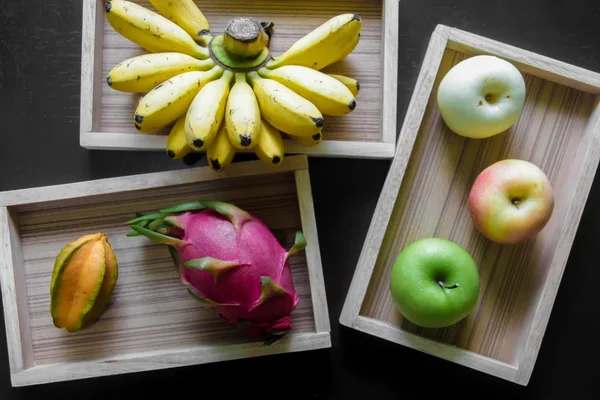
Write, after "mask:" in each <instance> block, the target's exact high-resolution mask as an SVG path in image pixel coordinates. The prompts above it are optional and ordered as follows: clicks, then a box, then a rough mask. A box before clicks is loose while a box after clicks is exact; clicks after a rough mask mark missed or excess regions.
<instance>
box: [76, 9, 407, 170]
mask: <svg viewBox="0 0 600 400" xmlns="http://www.w3.org/2000/svg"><path fill="white" fill-rule="evenodd" d="M134 1H135V2H136V3H140V4H141V5H143V6H145V7H148V8H150V9H152V10H154V8H153V7H152V6H151V5H150V4H149V3H148V1H141V0H134ZM196 3H197V4H198V6H199V7H200V9H201V10H202V12H203V13H204V14H205V15H206V17H207V19H208V20H209V22H210V24H211V30H213V31H214V32H222V31H223V30H224V29H225V27H226V25H227V23H228V22H229V21H230V20H231V19H232V18H234V17H237V16H245V15H249V16H252V17H254V18H256V19H257V20H259V21H271V20H272V21H273V22H274V23H275V32H274V35H273V38H272V41H271V44H270V49H271V50H272V52H273V54H281V53H282V52H283V51H285V50H286V49H287V48H289V46H290V45H291V44H292V43H294V42H295V41H296V40H298V39H299V38H300V37H302V36H304V35H305V34H307V33H308V32H310V31H311V30H313V29H314V28H316V27H317V26H319V25H321V24H322V23H323V22H325V21H326V20H328V19H329V18H331V17H333V16H335V15H337V14H342V13H347V12H356V13H358V14H359V15H360V16H361V18H362V19H363V29H362V34H361V41H360V43H359V44H358V46H357V47H356V49H355V50H354V52H353V53H352V54H350V55H349V56H348V57H346V59H344V60H342V61H340V62H338V63H336V64H335V65H331V66H329V67H327V68H326V69H324V70H323V72H327V73H335V74H347V75H349V76H352V77H354V78H355V79H358V80H359V82H360V85H361V90H360V93H359V95H358V97H357V102H358V105H357V107H356V109H355V110H354V111H353V112H352V113H351V114H349V115H346V116H344V117H327V121H326V122H325V127H324V129H323V137H324V140H323V142H322V143H321V144H320V145H319V146H315V147H304V146H300V145H298V144H296V143H295V142H293V141H291V140H289V139H286V144H285V148H286V153H290V154H291V153H300V154H308V155H310V156H327V157H330V156H331V157H334V156H338V157H356V158H392V157H393V156H394V150H395V145H396V136H397V135H396V98H397V81H398V77H397V62H398V8H399V7H398V5H399V0H368V1H364V0H326V1H319V2H314V1H280V2H273V1H268V0H255V1H240V0H221V1H216V2H215V1H207V0H201V1H196ZM238 10H240V11H238ZM241 10H244V11H241ZM104 14H105V13H104V1H102V0H83V24H82V29H83V32H82V35H83V38H82V60H81V68H82V70H81V73H82V75H81V127H80V143H81V146H83V147H85V148H88V149H100V150H148V151H164V150H165V147H166V140H167V139H166V135H165V134H166V133H168V132H167V131H166V130H165V131H164V132H161V133H160V134H140V133H139V132H137V131H136V130H135V128H134V126H133V122H132V121H133V114H134V110H135V107H136V105H137V102H138V99H139V98H140V97H141V96H140V95H139V94H130V93H121V92H118V91H116V90H114V89H111V88H110V87H108V85H107V84H106V75H107V74H108V72H109V71H110V69H112V68H113V67H114V66H115V65H116V64H117V63H119V62H121V61H122V60H124V59H127V58H129V57H133V56H135V55H139V54H143V53H145V50H143V49H141V48H140V47H139V46H137V45H135V44H134V43H132V42H130V41H128V40H127V39H125V38H124V37H122V36H121V35H119V34H118V33H117V32H116V31H115V30H114V29H113V28H112V26H111V25H110V24H109V23H108V22H107V21H106V17H105V15H104Z"/></svg>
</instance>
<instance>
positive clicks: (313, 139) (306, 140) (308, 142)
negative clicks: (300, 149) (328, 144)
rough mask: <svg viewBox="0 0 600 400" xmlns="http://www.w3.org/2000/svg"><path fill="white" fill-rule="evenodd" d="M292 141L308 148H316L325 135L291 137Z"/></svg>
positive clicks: (319, 133) (318, 133)
mask: <svg viewBox="0 0 600 400" xmlns="http://www.w3.org/2000/svg"><path fill="white" fill-rule="evenodd" d="M290 139H292V140H293V141H295V142H297V143H298V144H301V145H302V146H306V147H314V146H316V145H318V144H320V143H321V142H322V141H323V134H322V133H321V132H317V133H315V134H314V135H312V136H290Z"/></svg>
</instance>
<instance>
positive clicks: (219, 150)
mask: <svg viewBox="0 0 600 400" xmlns="http://www.w3.org/2000/svg"><path fill="white" fill-rule="evenodd" d="M235 153H236V150H235V147H233V145H232V144H231V141H230V140H229V138H228V137H227V129H226V128H225V124H221V127H220V128H219V132H217V136H216V137H215V140H213V142H212V144H211V145H210V146H209V147H208V148H207V149H206V158H207V159H208V166H209V167H211V168H212V169H214V170H215V171H223V170H224V169H225V168H227V166H228V165H229V164H231V162H232V161H233V158H234V157H235Z"/></svg>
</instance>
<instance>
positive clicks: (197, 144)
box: [192, 139, 204, 149]
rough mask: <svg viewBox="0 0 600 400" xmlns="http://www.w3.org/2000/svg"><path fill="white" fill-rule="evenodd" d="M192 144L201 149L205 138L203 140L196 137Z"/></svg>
mask: <svg viewBox="0 0 600 400" xmlns="http://www.w3.org/2000/svg"><path fill="white" fill-rule="evenodd" d="M192 144H193V145H194V147H195V148H197V149H201V148H202V146H204V140H202V139H194V142H193V143H192Z"/></svg>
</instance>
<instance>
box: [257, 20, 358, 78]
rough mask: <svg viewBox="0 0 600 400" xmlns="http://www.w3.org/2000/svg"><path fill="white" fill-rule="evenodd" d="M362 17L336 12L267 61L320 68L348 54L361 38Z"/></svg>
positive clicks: (274, 63)
mask: <svg viewBox="0 0 600 400" xmlns="http://www.w3.org/2000/svg"><path fill="white" fill-rule="evenodd" d="M361 28H362V19H361V18H360V17H359V16H358V15H357V14H341V15H337V16H335V17H333V18H331V19H329V20H328V21H326V22H325V23H323V24H322V25H320V26H319V27H317V28H316V29H314V30H313V31H312V32H310V33H308V34H307V35H305V36H304V37H302V38H301V39H299V40H298V41H296V42H295V43H294V44H293V45H292V46H291V47H290V48H289V49H288V50H287V51H285V52H284V53H283V54H281V55H279V56H276V57H274V58H273V60H271V61H269V62H268V63H267V68H270V69H274V68H278V67H281V66H283V65H301V66H305V67H309V68H313V69H317V70H321V69H323V68H325V67H327V66H328V65H331V64H333V63H334V62H337V61H339V60H341V59H342V58H344V57H345V56H346V55H348V54H349V53H350V52H352V50H354V48H355V47H356V45H357V44H358V42H359V40H360V30H361Z"/></svg>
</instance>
